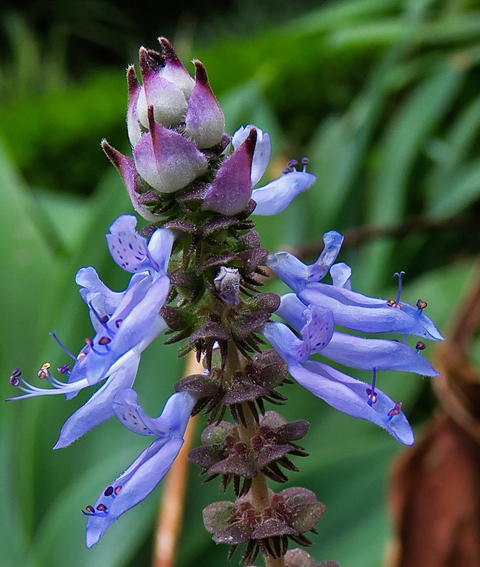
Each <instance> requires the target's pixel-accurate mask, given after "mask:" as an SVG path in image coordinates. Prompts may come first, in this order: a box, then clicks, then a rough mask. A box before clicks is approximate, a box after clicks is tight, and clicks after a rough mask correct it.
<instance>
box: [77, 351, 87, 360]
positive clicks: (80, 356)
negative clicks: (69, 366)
mask: <svg viewBox="0 0 480 567" xmlns="http://www.w3.org/2000/svg"><path fill="white" fill-rule="evenodd" d="M86 356H87V355H86V353H84V352H80V353H79V354H78V356H77V358H76V360H82V358H85V357H86Z"/></svg>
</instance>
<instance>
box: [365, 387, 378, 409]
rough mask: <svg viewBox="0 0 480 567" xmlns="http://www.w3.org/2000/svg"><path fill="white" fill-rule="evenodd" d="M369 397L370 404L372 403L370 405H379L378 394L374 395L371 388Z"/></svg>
mask: <svg viewBox="0 0 480 567" xmlns="http://www.w3.org/2000/svg"><path fill="white" fill-rule="evenodd" d="M367 396H368V400H369V402H371V403H369V405H372V404H375V403H377V392H373V393H372V390H371V389H370V388H367Z"/></svg>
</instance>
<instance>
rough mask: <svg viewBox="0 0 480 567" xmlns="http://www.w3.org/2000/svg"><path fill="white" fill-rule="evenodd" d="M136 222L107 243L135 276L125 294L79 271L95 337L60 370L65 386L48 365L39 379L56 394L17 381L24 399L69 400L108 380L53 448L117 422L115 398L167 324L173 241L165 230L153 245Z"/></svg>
mask: <svg viewBox="0 0 480 567" xmlns="http://www.w3.org/2000/svg"><path fill="white" fill-rule="evenodd" d="M136 223H137V220H136V218H135V217H133V216H129V215H124V216H121V217H119V218H118V219H117V220H116V221H115V222H114V223H113V224H112V226H111V227H110V233H109V234H108V235H107V243H108V247H109V249H110V253H111V255H112V257H113V259H114V260H115V262H116V263H117V264H118V265H119V266H120V267H122V268H123V269H124V270H126V271H127V272H130V273H132V274H133V275H132V278H131V280H130V283H129V284H128V287H127V289H126V290H125V291H123V292H113V291H111V290H110V289H109V288H108V287H107V286H105V284H103V283H102V281H101V280H100V278H99V277H98V275H97V272H96V271H95V269H94V268H92V267H88V268H82V269H80V270H79V271H78V273H77V276H76V282H77V283H78V284H79V285H80V286H82V287H81V289H80V295H81V296H82V298H83V299H84V301H85V302H86V303H87V304H88V306H89V309H90V318H91V320H92V324H93V327H94V329H95V332H96V334H95V337H94V338H93V339H87V341H86V343H87V344H86V345H85V347H84V348H82V350H81V351H80V353H79V354H78V355H77V356H74V355H73V354H72V353H70V352H69V351H68V350H67V349H66V348H65V347H64V346H63V345H62V344H61V343H60V341H58V339H57V337H56V335H55V333H53V336H54V337H55V339H56V340H57V342H59V344H60V345H61V346H62V348H63V349H64V350H65V351H66V352H67V354H69V355H70V356H71V358H72V359H73V360H74V364H73V367H72V369H71V370H70V369H69V367H68V365H65V366H62V367H60V368H59V371H60V373H61V374H64V375H66V376H67V377H68V380H67V382H62V381H60V380H58V379H57V378H55V377H54V376H53V375H52V373H51V372H50V364H48V363H47V364H44V365H43V366H42V368H41V369H40V371H39V373H38V375H39V377H40V378H44V379H46V381H47V382H48V383H49V384H50V385H51V386H52V388H38V387H36V386H33V385H31V384H29V383H28V382H26V381H25V380H23V378H19V384H18V387H19V388H20V389H21V390H23V391H24V392H25V394H23V395H21V396H18V397H17V398H11V399H21V398H30V397H34V396H42V395H55V394H65V395H66V397H67V399H69V398H72V397H74V396H75V395H76V394H77V393H78V392H79V391H80V390H81V389H83V388H85V387H86V386H91V385H94V384H97V383H98V382H100V381H101V380H103V379H105V378H106V379H107V380H106V382H105V384H104V385H103V386H102V387H101V388H100V389H99V390H98V391H97V392H96V393H95V394H94V395H93V396H92V397H91V398H90V399H89V400H88V401H87V403H86V404H85V405H84V406H83V407H81V408H80V409H79V410H77V411H76V412H75V413H74V414H73V415H72V416H71V417H70V418H69V419H68V420H67V421H66V422H65V424H64V426H63V428H62V431H61V434H60V438H59V440H58V442H57V444H56V446H55V448H61V447H65V446H67V445H69V444H70V443H72V442H73V441H75V440H76V439H78V438H79V437H80V436H81V435H83V434H84V433H86V432H87V431H89V430H90V429H91V428H92V427H94V426H95V425H98V424H99V423H102V422H103V421H105V420H106V419H108V418H109V417H111V416H113V410H112V408H111V405H112V400H113V397H114V396H115V394H116V393H117V392H119V391H120V390H123V389H125V388H130V387H131V386H132V385H133V382H134V380H135V376H136V373H137V369H138V365H139V362H140V354H141V353H142V352H143V350H144V349H145V348H146V347H147V346H148V345H149V344H150V343H151V342H152V341H153V340H154V339H155V338H156V337H157V336H158V335H159V334H160V333H161V332H162V331H163V330H165V329H166V324H165V322H164V320H163V319H162V317H160V315H159V310H160V308H161V307H162V306H163V303H164V301H165V299H166V297H167V294H168V291H169V285H170V281H169V278H168V276H167V275H166V272H167V267H168V262H169V259H170V254H171V250H172V246H173V241H174V235H173V233H172V232H171V231H168V230H165V229H158V230H156V231H155V232H154V233H153V235H152V237H151V239H150V242H149V243H148V246H147V243H146V240H145V239H144V238H143V237H142V236H140V235H139V234H138V233H137V232H136V231H135V227H136Z"/></svg>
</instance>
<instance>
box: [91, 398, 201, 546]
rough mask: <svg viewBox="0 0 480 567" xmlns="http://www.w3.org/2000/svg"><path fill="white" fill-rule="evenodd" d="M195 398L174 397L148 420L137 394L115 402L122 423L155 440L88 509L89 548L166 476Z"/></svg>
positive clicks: (117, 414)
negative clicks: (138, 402) (159, 413)
mask: <svg viewBox="0 0 480 567" xmlns="http://www.w3.org/2000/svg"><path fill="white" fill-rule="evenodd" d="M194 403H195V398H194V397H193V396H192V395H191V394H188V393H186V392H180V393H176V394H173V395H172V396H171V397H170V398H169V399H168V400H167V403H166V404H165V407H164V409H163V412H162V414H161V415H160V417H157V418H155V419H154V418H151V417H148V416H147V415H146V414H145V413H144V411H143V410H142V408H141V406H139V405H138V404H137V393H136V392H135V391H134V390H131V389H126V390H122V391H121V392H118V393H117V395H116V396H115V398H114V399H113V411H114V412H115V415H116V416H117V417H118V419H119V421H120V423H122V424H123V425H124V426H125V427H127V428H128V429H130V430H131V431H133V432H134V433H138V434H139V435H146V436H150V437H155V440H154V441H153V443H152V444H151V445H150V446H149V447H148V448H147V449H145V451H143V453H142V454H141V455H140V456H139V457H138V458H137V459H136V460H135V461H134V462H133V463H132V465H131V466H130V467H129V468H128V469H127V470H126V471H125V472H124V473H123V474H121V475H120V476H119V477H118V478H117V479H116V480H115V481H114V482H113V483H112V484H111V485H110V486H108V487H107V488H106V489H105V490H104V491H103V492H102V493H101V494H100V496H99V497H98V499H97V501H96V502H95V505H94V506H87V507H86V509H85V511H84V512H83V513H84V515H86V516H88V521H87V528H86V543H87V547H92V545H94V544H96V543H97V542H98V541H99V540H100V538H101V537H102V536H103V535H104V534H105V532H106V531H107V529H108V528H109V527H110V526H111V525H112V524H113V522H115V520H117V519H118V518H119V517H120V516H121V515H122V514H123V513H124V512H126V511H127V510H129V509H130V508H133V506H136V505H137V504H138V503H139V502H141V501H142V500H144V499H145V498H146V497H147V496H148V495H149V494H150V493H151V492H152V490H153V489H154V488H155V487H156V486H157V484H158V483H159V482H160V481H161V480H162V478H163V477H164V476H165V475H166V474H167V472H168V471H169V469H170V467H171V466H172V464H173V461H174V460H175V458H176V456H177V455H178V452H179V451H180V449H181V447H182V445H183V436H184V433H185V429H186V427H187V423H188V420H189V418H190V414H191V412H192V408H193V405H194Z"/></svg>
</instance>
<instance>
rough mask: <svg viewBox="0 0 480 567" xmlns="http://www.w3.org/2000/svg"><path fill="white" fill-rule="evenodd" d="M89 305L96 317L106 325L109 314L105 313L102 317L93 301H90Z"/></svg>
mask: <svg viewBox="0 0 480 567" xmlns="http://www.w3.org/2000/svg"><path fill="white" fill-rule="evenodd" d="M88 306H89V307H90V309H91V310H92V313H93V314H94V315H95V317H96V318H97V319H98V321H99V322H100V323H101V324H102V325H105V323H106V322H107V321H108V316H107V315H104V316H103V317H100V313H99V312H98V311H97V310H96V309H95V307H94V306H93V305H92V302H91V301H89V303H88Z"/></svg>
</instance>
